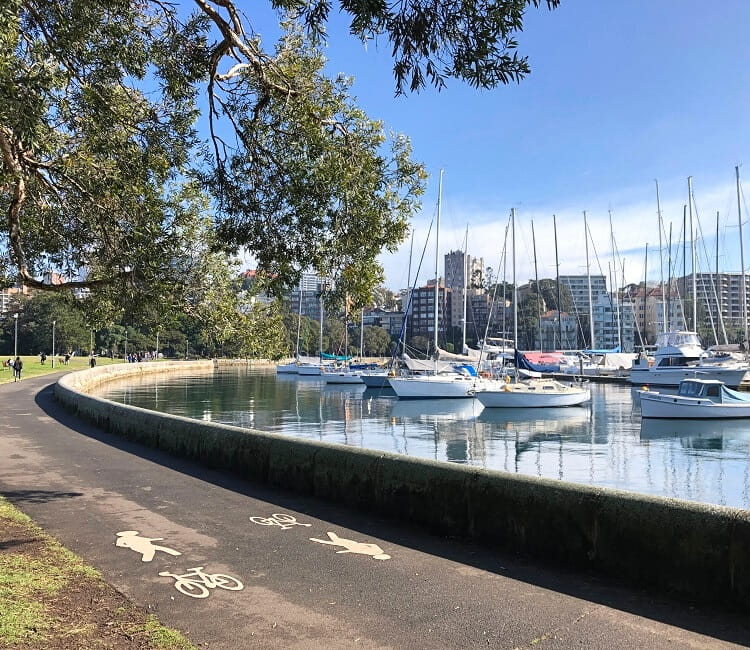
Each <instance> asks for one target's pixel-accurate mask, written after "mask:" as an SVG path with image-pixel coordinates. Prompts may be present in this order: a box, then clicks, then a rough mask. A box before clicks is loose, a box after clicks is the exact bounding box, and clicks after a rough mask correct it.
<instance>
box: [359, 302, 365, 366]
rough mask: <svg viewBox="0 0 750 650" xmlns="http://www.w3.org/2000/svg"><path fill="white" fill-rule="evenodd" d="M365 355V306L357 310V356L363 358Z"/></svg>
mask: <svg viewBox="0 0 750 650" xmlns="http://www.w3.org/2000/svg"><path fill="white" fill-rule="evenodd" d="M364 356H365V308H364V307H362V309H361V310H360V312H359V358H360V359H364Z"/></svg>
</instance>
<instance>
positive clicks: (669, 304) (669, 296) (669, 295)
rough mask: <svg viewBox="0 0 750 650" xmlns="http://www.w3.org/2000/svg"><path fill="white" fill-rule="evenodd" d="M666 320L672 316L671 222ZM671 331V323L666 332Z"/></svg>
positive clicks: (670, 226)
mask: <svg viewBox="0 0 750 650" xmlns="http://www.w3.org/2000/svg"><path fill="white" fill-rule="evenodd" d="M667 283H668V284H669V287H668V289H667V318H670V316H671V314H672V222H671V221H670V222H669V243H668V244H667ZM671 329H672V327H671V323H668V324H667V327H666V331H667V332H668V331H670V330H671Z"/></svg>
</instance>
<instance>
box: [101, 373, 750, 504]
mask: <svg viewBox="0 0 750 650" xmlns="http://www.w3.org/2000/svg"><path fill="white" fill-rule="evenodd" d="M105 388H106V390H105V391H102V392H100V393H99V394H101V395H103V396H105V397H107V398H108V399H112V400H115V401H118V402H124V403H126V404H133V405H135V406H141V407H144V408H148V409H153V410H157V411H165V412H168V413H173V414H176V415H183V416H187V417H191V418H197V419H200V420H207V421H211V422H221V423H225V424H233V425H237V426H242V427H250V428H255V429H261V430H263V431H273V432H276V433H280V434H284V435H288V436H295V437H299V438H307V439H312V440H325V441H326V442H338V443H343V444H346V445H352V446H357V447H366V448H368V449H376V450H382V451H390V452H395V453H398V454H407V455H410V456H418V457H420V458H431V459H436V460H443V461H448V462H452V463H462V464H467V465H474V466H478V467H486V468H491V469H499V470H505V471H509V472H516V473H519V474H529V475H533V476H543V477H546V478H552V479H564V480H566V481H572V482H576V483H586V484H590V485H597V486H607V487H614V488H620V489H624V490H632V491H636V492H644V493H648V494H656V495H662V496H670V497H678V498H682V499H690V500H693V501H702V502H705V503H716V504H721V505H729V506H735V507H741V508H750V468H749V465H748V460H750V458H749V456H750V421H734V422H732V421H722V420H717V421H713V422H705V423H700V422H691V421H677V420H675V421H671V422H670V421H667V420H665V421H658V420H644V421H643V422H642V421H641V417H640V408H639V406H638V404H637V395H636V394H634V393H633V392H632V391H631V389H630V388H629V387H623V386H613V385H607V384H592V386H591V388H592V397H593V399H592V404H591V406H590V407H585V408H584V407H574V408H563V409H533V410H529V409H483V407H482V405H481V404H480V403H479V402H477V401H475V400H468V399H467V400H416V401H400V400H398V399H396V397H395V396H394V395H393V394H392V393H391V394H387V393H385V392H383V391H380V390H373V389H369V390H365V388H364V386H326V385H325V383H324V382H322V381H320V380H319V379H317V378H315V377H297V376H295V375H279V376H276V374H275V373H274V371H273V370H266V371H260V370H246V369H245V368H237V369H227V370H221V371H218V372H216V373H215V374H213V375H201V376H195V377H180V378H173V377H172V378H166V377H161V378H158V379H157V378H147V379H144V380H141V381H136V380H129V383H128V384H127V385H125V384H109V385H107V386H106V387H105Z"/></svg>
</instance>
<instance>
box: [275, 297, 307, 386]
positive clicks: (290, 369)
mask: <svg viewBox="0 0 750 650" xmlns="http://www.w3.org/2000/svg"><path fill="white" fill-rule="evenodd" d="M301 330H302V282H300V284H299V310H298V311H297V346H296V348H295V352H294V361H292V362H291V363H280V364H278V365H277V366H276V372H277V373H287V374H294V375H296V374H297V372H298V368H299V364H300V356H299V339H300V333H301Z"/></svg>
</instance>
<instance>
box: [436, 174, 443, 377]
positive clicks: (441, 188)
mask: <svg viewBox="0 0 750 650" xmlns="http://www.w3.org/2000/svg"><path fill="white" fill-rule="evenodd" d="M442 202H443V170H442V169H441V170H440V183H439V185H438V204H437V228H436V229H435V341H434V343H435V353H436V354H437V349H438V302H439V297H440V276H439V275H438V268H439V266H438V265H439V263H440V210H441V209H442ZM435 372H436V373H437V363H436V364H435Z"/></svg>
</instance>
